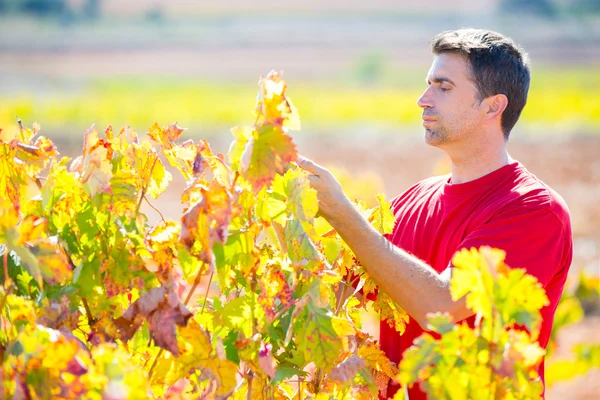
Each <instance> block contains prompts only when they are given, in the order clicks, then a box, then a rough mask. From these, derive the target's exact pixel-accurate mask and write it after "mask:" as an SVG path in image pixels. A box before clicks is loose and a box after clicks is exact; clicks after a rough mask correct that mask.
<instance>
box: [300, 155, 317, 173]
mask: <svg viewBox="0 0 600 400" xmlns="http://www.w3.org/2000/svg"><path fill="white" fill-rule="evenodd" d="M298 166H299V167H300V168H302V169H303V170H305V171H308V172H310V173H311V174H314V175H317V176H318V175H321V174H322V172H323V167H321V166H320V165H319V164H317V163H315V162H314V161H312V160H310V159H308V158H306V157H304V156H301V155H298Z"/></svg>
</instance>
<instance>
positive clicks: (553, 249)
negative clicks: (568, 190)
mask: <svg viewBox="0 0 600 400" xmlns="http://www.w3.org/2000/svg"><path fill="white" fill-rule="evenodd" d="M481 246H491V247H495V248H498V249H502V250H504V251H505V252H506V260H505V262H506V264H507V265H508V266H509V267H511V268H523V269H525V270H526V271H527V273H528V274H530V275H533V276H535V277H536V278H537V279H538V281H539V282H540V283H541V284H542V285H543V286H544V287H546V286H547V285H548V283H549V282H550V280H551V279H552V278H553V277H554V276H555V275H556V274H559V273H561V270H563V269H564V270H566V269H567V268H568V266H569V265H568V264H570V261H571V256H570V253H569V252H571V251H572V250H571V238H570V234H569V231H568V229H566V227H565V226H564V224H563V223H562V221H561V220H560V219H559V218H558V217H557V216H556V214H555V213H554V212H552V210H550V209H548V208H528V207H523V208H515V209H509V210H505V211H502V212H500V213H499V214H497V215H496V216H495V217H494V218H492V219H491V220H490V221H489V222H488V223H486V224H483V225H481V226H480V227H478V228H476V229H475V230H474V231H472V232H471V233H470V234H468V235H467V237H466V238H465V239H464V240H463V241H462V242H461V244H460V246H459V248H458V249H457V251H458V250H461V249H464V248H467V249H469V248H471V247H475V248H479V247H481ZM565 267H566V268H565Z"/></svg>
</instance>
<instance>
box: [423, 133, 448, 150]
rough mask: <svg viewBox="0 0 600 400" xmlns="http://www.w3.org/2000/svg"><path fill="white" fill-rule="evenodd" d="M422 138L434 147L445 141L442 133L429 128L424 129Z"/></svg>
mask: <svg viewBox="0 0 600 400" xmlns="http://www.w3.org/2000/svg"><path fill="white" fill-rule="evenodd" d="M424 139H425V143H427V144H428V145H430V146H434V147H438V146H440V145H442V144H444V142H445V141H446V140H445V137H444V135H443V134H441V133H440V132H438V131H434V130H431V129H425V134H424Z"/></svg>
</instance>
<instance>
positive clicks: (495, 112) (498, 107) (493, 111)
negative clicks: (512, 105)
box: [485, 94, 508, 124]
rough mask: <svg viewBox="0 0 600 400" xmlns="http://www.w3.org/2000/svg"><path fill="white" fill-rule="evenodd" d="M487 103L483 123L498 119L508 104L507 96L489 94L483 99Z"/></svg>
mask: <svg viewBox="0 0 600 400" xmlns="http://www.w3.org/2000/svg"><path fill="white" fill-rule="evenodd" d="M485 102H486V104H487V110H486V112H485V123H486V124H489V123H491V122H493V121H495V120H496V119H498V121H500V118H501V116H502V113H503V112H504V110H506V107H507V106H508V98H507V97H506V95H503V94H497V95H495V96H490V97H488V98H486V99H485Z"/></svg>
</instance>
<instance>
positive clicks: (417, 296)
mask: <svg viewBox="0 0 600 400" xmlns="http://www.w3.org/2000/svg"><path fill="white" fill-rule="evenodd" d="M299 165H300V166H301V167H302V168H303V169H305V170H307V171H308V172H310V173H311V174H312V175H311V176H309V179H310V182H311V186H312V187H313V188H314V189H316V190H317V192H318V194H319V212H320V214H321V215H322V216H323V217H325V218H326V219H327V220H328V221H329V223H330V224H331V225H332V226H333V227H334V228H335V229H336V231H337V232H338V233H339V234H340V236H341V237H342V238H343V239H344V241H345V242H346V243H347V244H348V246H350V248H351V249H352V251H353V252H354V254H355V255H356V257H357V259H358V260H360V262H361V264H362V266H363V267H364V268H365V270H366V271H367V273H368V274H369V276H371V278H372V279H373V280H374V281H375V282H376V283H377V285H378V286H379V289H380V290H383V291H384V292H385V293H387V294H388V295H389V296H390V297H391V298H392V300H394V301H395V302H396V303H398V304H399V305H400V306H401V307H402V308H404V310H406V312H407V313H408V314H409V315H410V316H411V317H412V318H413V319H414V320H416V321H417V322H418V323H419V325H421V326H422V327H423V328H425V327H426V324H427V314H428V313H434V312H448V313H450V315H452V317H453V318H454V320H455V321H460V320H462V319H464V318H467V317H469V316H471V315H473V312H472V311H471V310H469V309H468V308H467V307H466V304H465V300H464V299H461V300H459V301H457V302H454V301H453V300H452V297H451V295H450V276H449V274H443V275H440V274H438V273H437V272H436V271H435V270H434V269H433V268H432V267H431V266H429V265H427V264H426V263H424V262H423V261H421V260H419V259H418V258H416V257H414V256H412V255H410V254H408V253H407V252H405V251H403V250H402V249H400V248H398V247H396V246H394V245H393V244H392V243H390V242H389V241H388V240H387V239H386V238H385V237H383V236H382V235H381V234H380V233H379V232H378V231H377V230H376V229H375V228H374V227H372V226H371V224H370V223H369V222H368V221H367V220H366V219H365V218H364V217H363V216H362V215H361V214H360V213H359V212H358V210H357V209H356V208H355V207H354V205H353V204H352V202H351V201H350V200H349V199H348V198H347V197H346V195H344V193H343V191H342V190H341V186H340V184H339V183H338V182H337V181H336V180H335V178H334V177H333V175H331V173H330V172H329V171H328V170H327V169H325V168H323V167H321V166H319V165H317V164H315V163H313V162H312V161H310V160H307V159H303V160H301V162H300V164H299Z"/></svg>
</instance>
